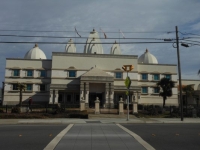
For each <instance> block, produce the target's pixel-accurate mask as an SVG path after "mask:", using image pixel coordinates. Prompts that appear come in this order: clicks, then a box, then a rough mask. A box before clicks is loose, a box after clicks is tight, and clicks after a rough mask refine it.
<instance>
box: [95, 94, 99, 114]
mask: <svg viewBox="0 0 200 150" xmlns="http://www.w3.org/2000/svg"><path fill="white" fill-rule="evenodd" d="M99 103H100V101H99V98H98V97H97V98H96V101H95V114H100V110H99Z"/></svg>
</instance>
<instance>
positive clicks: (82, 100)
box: [80, 98, 85, 111]
mask: <svg viewBox="0 0 200 150" xmlns="http://www.w3.org/2000/svg"><path fill="white" fill-rule="evenodd" d="M83 110H85V101H84V99H83V98H82V99H81V100H80V111H83Z"/></svg>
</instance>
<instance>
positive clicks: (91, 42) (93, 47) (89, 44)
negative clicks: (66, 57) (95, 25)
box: [84, 30, 103, 54]
mask: <svg viewBox="0 0 200 150" xmlns="http://www.w3.org/2000/svg"><path fill="white" fill-rule="evenodd" d="M84 53H89V54H103V47H102V44H101V40H100V39H99V34H98V32H97V31H95V30H93V31H92V32H90V35H89V37H88V39H87V41H86V45H85V48H84Z"/></svg>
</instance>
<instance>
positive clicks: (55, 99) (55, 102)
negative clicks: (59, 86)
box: [54, 90, 58, 104]
mask: <svg viewBox="0 0 200 150" xmlns="http://www.w3.org/2000/svg"><path fill="white" fill-rule="evenodd" d="M54 104H58V90H55V94H54Z"/></svg>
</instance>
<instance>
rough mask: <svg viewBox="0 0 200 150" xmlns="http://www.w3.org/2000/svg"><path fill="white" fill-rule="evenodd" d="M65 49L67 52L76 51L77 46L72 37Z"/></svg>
mask: <svg viewBox="0 0 200 150" xmlns="http://www.w3.org/2000/svg"><path fill="white" fill-rule="evenodd" d="M65 51H66V52H67V53H76V46H75V45H74V42H73V40H72V39H70V40H69V41H68V43H67V45H66V47H65Z"/></svg>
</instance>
